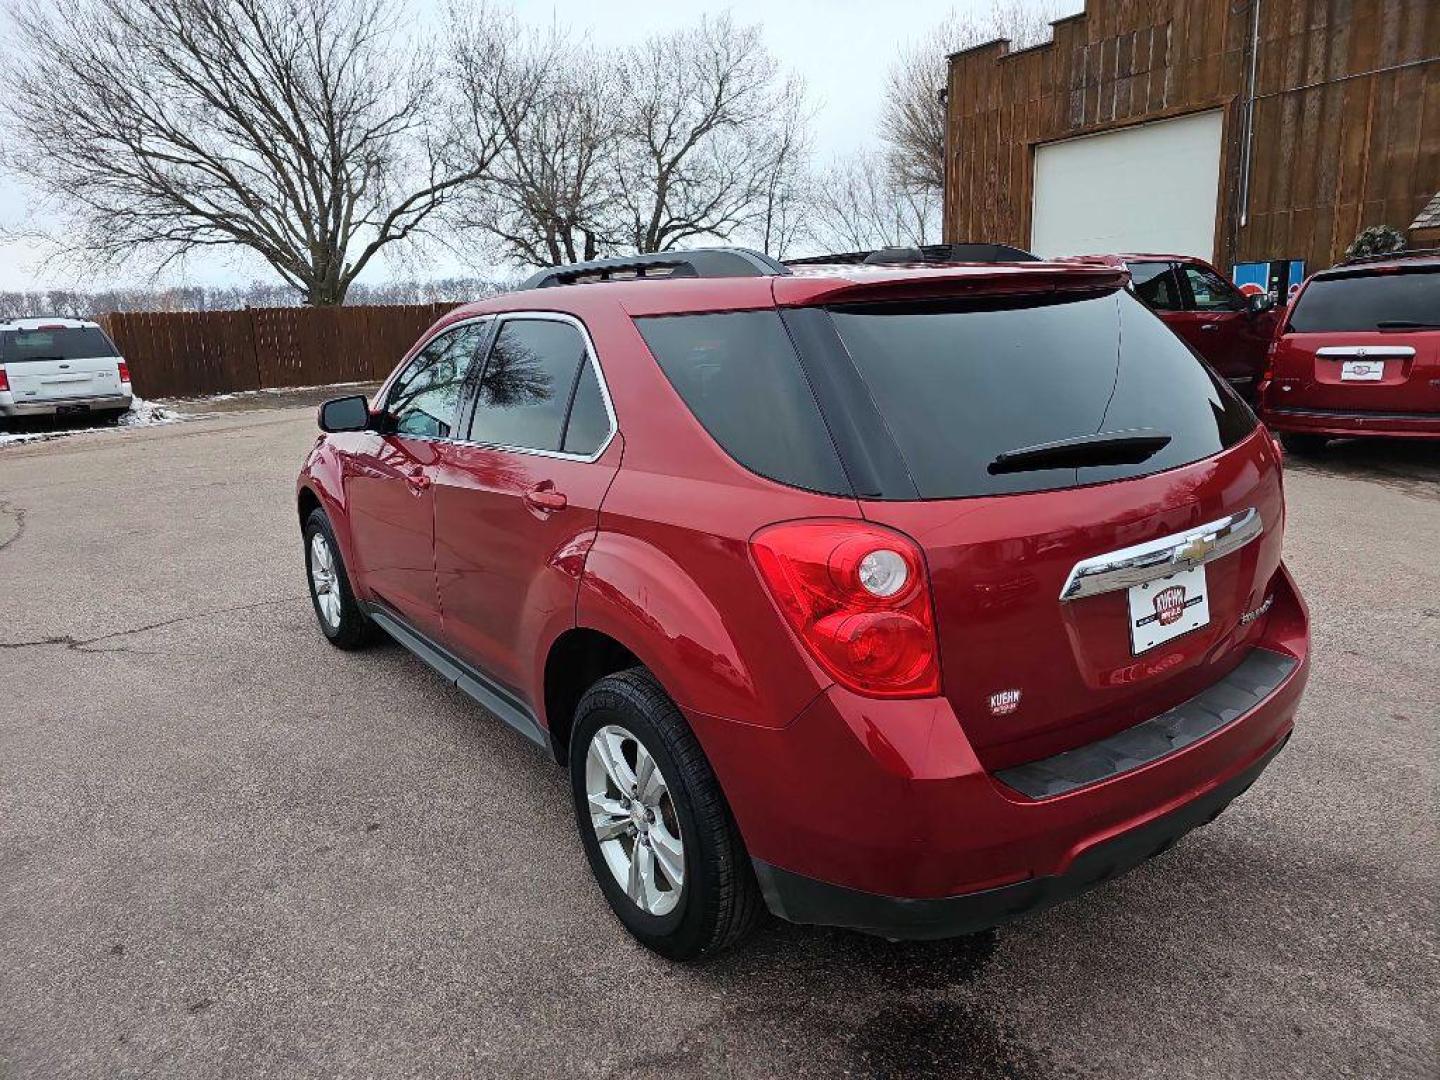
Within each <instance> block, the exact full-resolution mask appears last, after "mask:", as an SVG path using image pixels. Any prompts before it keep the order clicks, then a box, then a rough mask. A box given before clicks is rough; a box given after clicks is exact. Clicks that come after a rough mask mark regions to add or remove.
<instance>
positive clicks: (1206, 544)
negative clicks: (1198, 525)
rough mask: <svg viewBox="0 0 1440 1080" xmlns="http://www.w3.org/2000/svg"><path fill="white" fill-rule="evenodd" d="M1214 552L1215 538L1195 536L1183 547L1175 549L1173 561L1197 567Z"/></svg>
mask: <svg viewBox="0 0 1440 1080" xmlns="http://www.w3.org/2000/svg"><path fill="white" fill-rule="evenodd" d="M1214 550H1215V538H1214V537H1213V536H1197V537H1195V539H1193V540H1191V541H1190V542H1189V543H1187V544H1186V545H1185V546H1184V547H1180V548H1176V549H1175V561H1176V562H1177V563H1189V564H1190V565H1191V566H1199V565H1200V564H1201V563H1202V562H1204V561H1205V559H1206V558H1207V557H1208V556H1209V554H1210V552H1212V551H1214Z"/></svg>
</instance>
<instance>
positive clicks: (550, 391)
mask: <svg viewBox="0 0 1440 1080" xmlns="http://www.w3.org/2000/svg"><path fill="white" fill-rule="evenodd" d="M589 367H590V363H589V353H588V352H587V350H586V348H585V338H584V336H583V335H582V334H581V333H580V331H579V330H577V329H576V328H575V327H574V326H572V325H570V324H569V323H567V322H559V321H556V320H553V319H507V320H506V321H505V322H504V323H503V324H502V325H501V327H500V332H499V334H497V335H496V336H495V344H494V345H492V346H491V348H490V355H489V357H488V358H487V359H486V361H485V373H484V374H483V375H481V377H480V393H479V396H478V398H477V399H476V401H475V416H474V419H473V420H472V421H471V423H470V439H471V441H473V442H478V443H485V444H487V445H493V446H508V447H514V448H515V449H519V450H552V451H558V450H560V449H561V447H562V445H563V444H564V443H565V441H566V438H565V419H566V417H567V415H568V414H569V412H570V401H571V398H572V397H573V396H574V395H575V391H576V383H577V382H578V381H579V377H580V374H581V371H582V369H588V368H589ZM595 390H596V392H597V393H598V391H599V386H598V384H597V386H596V387H595ZM602 406H603V403H602ZM605 420H606V424H607V425H608V422H609V418H608V415H607V416H606V418H605ZM602 437H603V433H602ZM583 439H589V440H590V441H593V442H594V443H595V445H594V446H591V447H590V448H589V450H584V449H577V450H575V451H574V452H576V453H593V452H594V450H596V449H598V448H599V442H598V440H597V439H595V438H594V430H593V427H592V430H591V432H590V433H588V434H586V433H582V432H577V436H576V440H577V441H576V445H577V446H579V445H580V442H581V440H583Z"/></svg>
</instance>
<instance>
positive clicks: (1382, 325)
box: [1375, 319, 1440, 331]
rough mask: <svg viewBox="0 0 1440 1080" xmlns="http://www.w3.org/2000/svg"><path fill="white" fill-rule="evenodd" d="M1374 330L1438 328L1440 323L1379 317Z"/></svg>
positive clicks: (1439, 328)
mask: <svg viewBox="0 0 1440 1080" xmlns="http://www.w3.org/2000/svg"><path fill="white" fill-rule="evenodd" d="M1375 329H1376V330H1381V331H1384V330H1440V323H1435V322H1416V321H1415V320H1413V319H1381V320H1380V321H1379V322H1377V323H1376V324H1375Z"/></svg>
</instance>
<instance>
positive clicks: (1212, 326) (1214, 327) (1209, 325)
mask: <svg viewBox="0 0 1440 1080" xmlns="http://www.w3.org/2000/svg"><path fill="white" fill-rule="evenodd" d="M1200 329H1201V330H1219V329H1220V324H1219V323H1213V322H1207V323H1201V324H1200Z"/></svg>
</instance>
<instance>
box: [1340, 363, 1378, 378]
mask: <svg viewBox="0 0 1440 1080" xmlns="http://www.w3.org/2000/svg"><path fill="white" fill-rule="evenodd" d="M1384 378H1385V361H1384V360H1343V361H1341V363H1340V381H1341V382H1380V381H1381V380H1382V379H1384Z"/></svg>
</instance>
